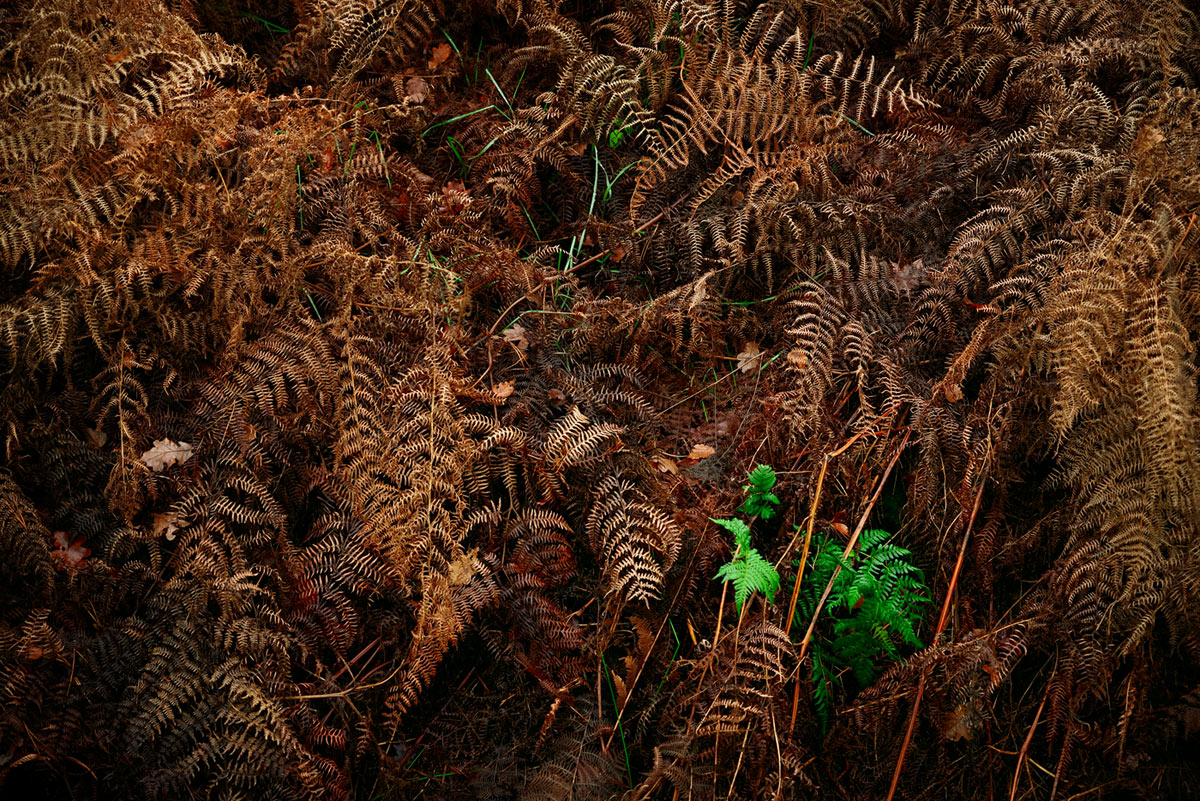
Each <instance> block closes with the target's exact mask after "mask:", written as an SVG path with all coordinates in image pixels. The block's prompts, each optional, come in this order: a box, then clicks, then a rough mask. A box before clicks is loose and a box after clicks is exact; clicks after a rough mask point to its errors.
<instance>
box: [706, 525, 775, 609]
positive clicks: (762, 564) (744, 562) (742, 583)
mask: <svg viewBox="0 0 1200 801" xmlns="http://www.w3.org/2000/svg"><path fill="white" fill-rule="evenodd" d="M713 522H714V523H716V524H717V525H719V526H724V527H725V528H726V529H727V530H728V531H729V532H730V533H731V534H733V541H734V553H733V559H732V560H730V561H729V562H727V563H726V564H724V565H722V566H721V569H720V570H718V571H717V575H716V576H714V578H717V579H720V580H722V581H732V582H733V599H734V601H735V602H736V603H737V609H738V614H741V612H742V606H743V605H744V604H745V603H746V601H747V600H749V598H750V596H751V595H753V594H754V593H756V592H761V593H762V594H763V596H764V597H765V598H766V599H767V603H774V602H775V593H776V592H777V591H778V590H779V573H778V572H777V571H776V570H775V568H774V567H772V566H771V563H770V562H768V561H767V560H766V559H763V557H762V554H760V553H759V552H758V550H757V549H756V548H754V547H753V546H752V545H751V544H750V527H749V526H747V525H746V524H745V523H743V522H742V521H741V520H738V519H737V518H732V519H729V520H717V519H715V518H713Z"/></svg>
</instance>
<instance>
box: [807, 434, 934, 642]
mask: <svg viewBox="0 0 1200 801" xmlns="http://www.w3.org/2000/svg"><path fill="white" fill-rule="evenodd" d="M910 436H912V429H911V428H910V429H909V430H907V431H905V432H904V439H902V440H900V447H898V448H896V453H895V454H893V455H892V459H891V461H889V462H888V465H887V467H886V468H885V469H884V471H883V475H882V476H880V477H879V482H878V484H876V486H875V492H874V494H872V495H871V500H870V501H868V502H867V508H866V509H864V510H863V513H862V516H861V517H860V518H859V519H858V525H857V526H855V527H854V533H853V534H852V535H851V536H850V541H849V542H847V543H846V549H845V550H844V551H843V552H842V559H846V558H848V557H849V556H850V554H851V552H853V550H854V546H855V545H857V544H858V537H859V535H860V534H862V532H863V528H865V527H866V525H867V517H869V516H870V514H871V510H872V509H874V508H875V502H876V501H878V500H879V496H880V495H881V494H882V493H883V485H884V484H886V483H887V480H888V476H890V475H891V474H892V468H894V467H895V466H896V462H898V461H900V454H902V453H904V448H905V447H906V446H907V445H908V438H909V437H910ZM841 571H842V566H841V565H840V564H839V565H838V566H837V567H836V568H834V570H833V575H831V576H830V577H829V583H828V584H826V585H825V591H824V592H823V593H821V598H820V600H818V601H817V607H816V609H815V610H814V611H813V616H812V620H811V621H809V624H808V630H807V631H805V632H804V639H803V640H802V641H801V642H800V659H799V660H798V661H800V662H803V661H804V657H805V655H806V654H807V653H808V646H809V643H810V642H811V641H812V635H813V630H814V629H816V627H817V619H818V618H819V617H820V616H821V609H823V608H824V607H825V602H826V601H828V600H829V593H831V592H832V591H833V583H834V581H835V580H836V579H837V577H838V573H840V572H841Z"/></svg>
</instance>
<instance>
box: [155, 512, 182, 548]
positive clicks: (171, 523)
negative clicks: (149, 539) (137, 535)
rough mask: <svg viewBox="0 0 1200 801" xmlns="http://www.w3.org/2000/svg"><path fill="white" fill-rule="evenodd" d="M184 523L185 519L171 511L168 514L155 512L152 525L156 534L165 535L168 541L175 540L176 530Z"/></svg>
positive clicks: (157, 535)
mask: <svg viewBox="0 0 1200 801" xmlns="http://www.w3.org/2000/svg"><path fill="white" fill-rule="evenodd" d="M182 525H184V521H183V520H181V519H179V518H178V517H177V516H175V515H173V514H171V513H169V512H168V513H167V514H158V513H155V514H154V515H153V516H152V522H151V526H152V528H153V531H154V536H155V537H163V538H164V539H166V541H167V542H174V540H175V537H176V536H177V535H176V534H175V532H176V531H178V530H179V528H180V526H182Z"/></svg>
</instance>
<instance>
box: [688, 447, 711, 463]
mask: <svg viewBox="0 0 1200 801" xmlns="http://www.w3.org/2000/svg"><path fill="white" fill-rule="evenodd" d="M716 452H717V451H716V449H715V448H713V447H712V446H711V445H705V444H703V443H699V444H696V445H693V446H692V449H691V450H690V451H688V455H687V458H689V459H695V460H696V461H700V460H701V459H707V458H708V457H710V456H712V455H713V454H714V453H716Z"/></svg>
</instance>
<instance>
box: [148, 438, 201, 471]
mask: <svg viewBox="0 0 1200 801" xmlns="http://www.w3.org/2000/svg"><path fill="white" fill-rule="evenodd" d="M193 455H194V454H193V448H192V446H191V444H190V443H187V442H175V441H174V440H170V439H156V440H154V446H153V447H152V448H150V450H148V451H146V452H145V453H143V454H142V455H141V462H142V464H144V465H146V467H149V468H150V469H151V470H153V471H154V472H155V473H161V472H162V471H164V470H166V469H167V468H168V467H170V466H171V465H175V464H183V463H184V462H186V461H187V460H188V459H191V458H192V456H193Z"/></svg>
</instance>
